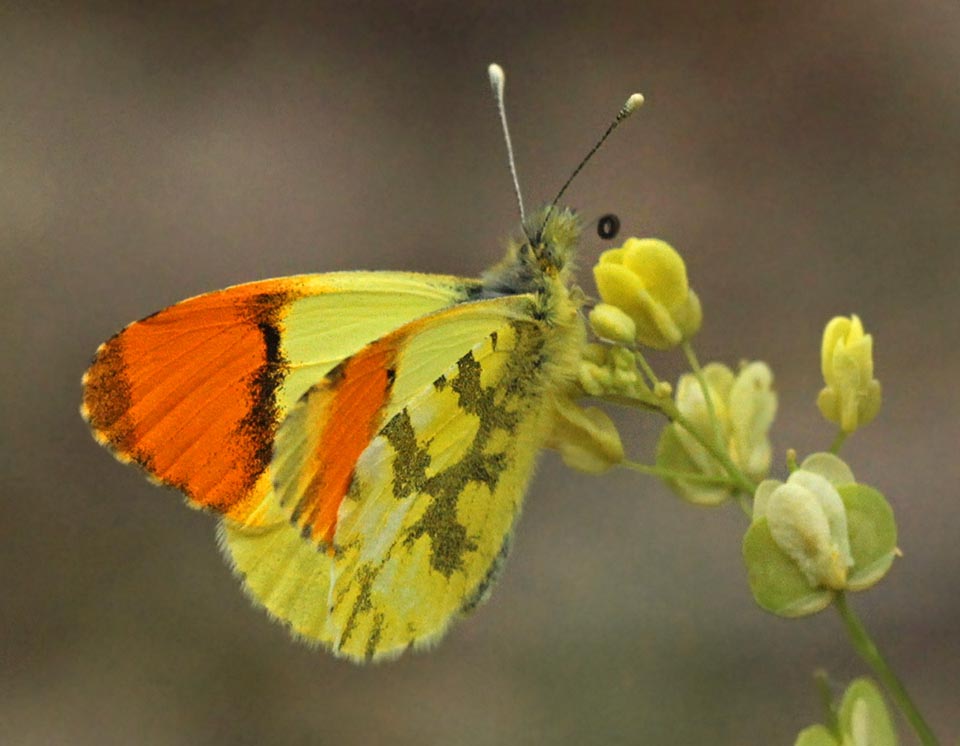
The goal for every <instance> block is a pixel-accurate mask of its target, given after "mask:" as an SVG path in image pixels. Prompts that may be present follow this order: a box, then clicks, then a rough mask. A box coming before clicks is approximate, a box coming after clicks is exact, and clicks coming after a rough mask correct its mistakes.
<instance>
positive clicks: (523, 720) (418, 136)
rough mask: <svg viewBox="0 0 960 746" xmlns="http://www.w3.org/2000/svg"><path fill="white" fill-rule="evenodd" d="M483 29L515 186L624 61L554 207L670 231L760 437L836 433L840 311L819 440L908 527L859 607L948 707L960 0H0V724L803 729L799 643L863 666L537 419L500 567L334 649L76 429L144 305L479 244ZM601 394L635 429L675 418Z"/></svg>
mask: <svg viewBox="0 0 960 746" xmlns="http://www.w3.org/2000/svg"><path fill="white" fill-rule="evenodd" d="M493 60H496V61H498V62H500V63H501V64H502V65H503V66H504V67H505V69H506V71H507V75H508V82H507V99H508V101H507V103H508V110H509V113H510V119H511V122H512V126H513V136H514V143H515V146H516V149H517V158H518V164H519V170H520V176H521V179H522V182H523V185H524V187H525V189H526V198H527V201H528V203H536V202H538V201H540V200H544V199H548V198H549V197H551V196H552V195H553V193H554V192H555V190H556V189H557V188H558V187H559V185H560V183H561V182H562V181H563V179H564V178H565V177H566V176H567V175H568V174H569V172H570V171H571V169H572V168H573V167H574V165H575V164H576V162H577V161H578V159H579V158H580V157H581V156H582V155H583V154H584V153H585V152H586V150H587V149H588V148H589V146H590V145H591V144H592V141H593V140H594V138H595V137H596V136H597V135H599V134H600V132H601V131H602V130H603V128H604V127H605V126H606V124H607V123H608V121H609V119H610V117H611V116H612V115H613V113H614V112H615V111H616V110H617V108H618V107H619V105H620V104H621V102H622V101H623V99H624V98H625V97H626V95H627V94H629V93H630V92H632V91H634V90H641V91H643V92H644V93H645V94H646V96H647V105H646V106H645V107H644V109H643V110H642V111H641V112H640V113H639V114H638V115H637V116H636V117H635V118H634V119H633V120H631V121H630V122H629V123H628V124H627V125H626V126H624V128H623V129H622V130H621V131H620V132H619V133H618V134H617V136H616V137H615V138H614V139H613V140H612V141H611V142H610V143H609V145H608V146H607V147H606V148H604V150H603V151H602V152H601V153H600V155H599V156H598V157H597V158H596V160H595V161H594V162H593V163H591V164H590V166H589V167H588V168H587V169H586V171H585V172H584V173H583V175H582V176H581V177H580V178H579V179H578V181H577V182H576V184H575V186H574V187H573V188H572V189H571V191H570V192H569V201H570V202H571V203H572V204H573V205H574V206H576V207H577V208H579V209H580V210H581V211H582V212H583V214H584V215H585V216H587V217H590V218H594V217H597V216H599V215H600V214H602V213H603V212H606V211H611V210H612V211H615V212H618V213H619V214H620V216H621V218H622V219H623V222H624V229H625V232H626V234H627V235H630V234H638V235H657V236H661V237H664V238H666V239H668V240H670V241H672V242H673V243H674V244H675V245H676V246H677V247H679V248H680V249H681V250H682V251H683V252H684V253H685V256H686V257H687V260H688V264H689V269H690V273H691V277H692V281H693V284H694V286H695V287H696V289H697V291H698V293H699V294H700V297H701V298H702V300H703V303H704V307H705V309H706V314H707V316H706V323H705V325H704V329H703V331H702V333H701V335H700V337H699V339H698V341H697V344H698V349H699V352H700V354H701V358H702V359H704V360H709V359H723V360H725V361H727V362H729V363H735V362H736V361H737V360H738V359H740V358H744V357H754V358H756V357H761V358H763V359H765V360H766V361H768V362H769V363H770V364H771V366H772V367H773V369H774V371H775V373H776V375H777V383H778V388H779V390H780V397H781V399H780V402H781V410H780V419H779V423H778V425H777V426H776V429H775V432H774V440H775V446H776V448H777V452H778V454H782V453H783V451H784V449H786V448H787V447H795V448H797V449H798V450H799V451H800V452H801V453H804V452H809V451H812V450H817V449H820V448H824V447H825V446H826V445H827V444H828V443H829V441H830V439H831V438H832V434H833V433H832V430H831V428H830V427H828V426H827V425H826V424H825V423H823V422H822V421H821V420H820V419H819V417H818V414H817V412H816V409H815V407H814V406H813V400H814V398H815V395H816V392H817V390H818V388H819V386H820V385H821V384H820V379H819V343H820V332H821V329H822V326H823V324H824V323H825V322H826V320H827V319H828V318H830V317H831V316H832V315H834V314H838V313H850V312H851V311H853V312H857V313H859V314H860V315H861V316H862V318H863V319H864V320H865V323H866V324H867V326H868V328H869V330H870V331H872V332H873V333H874V335H875V338H876V339H875V346H876V357H877V372H878V375H879V377H880V378H881V380H882V382H883V385H884V391H885V397H886V400H885V406H884V410H883V413H882V415H881V417H880V418H879V419H878V421H877V422H876V423H875V424H874V425H873V426H871V427H870V428H868V429H867V430H866V431H865V432H862V433H860V434H858V435H857V436H856V437H854V438H853V439H852V440H851V441H850V442H849V444H848V446H847V447H846V448H845V451H844V454H845V455H846V456H847V457H848V458H849V459H850V460H851V462H852V463H853V465H854V469H855V471H856V473H857V474H858V476H859V477H861V478H862V479H863V480H864V481H867V482H869V483H872V484H875V485H877V486H878V487H879V488H880V489H882V490H883V491H884V492H885V493H886V494H887V495H888V497H889V498H890V500H891V502H892V503H893V505H894V508H895V510H896V512H897V516H898V520H899V526H900V531H901V546H902V548H903V550H904V553H905V556H904V558H903V559H902V560H901V561H899V562H897V564H896V565H895V567H894V569H893V571H892V572H891V574H890V576H889V577H888V578H887V579H886V580H885V581H884V582H883V583H882V584H881V585H880V586H878V587H876V588H875V589H873V590H872V591H869V592H867V593H865V594H862V595H860V596H857V597H856V598H855V599H854V604H855V606H856V608H857V609H858V610H860V612H861V613H862V614H863V616H864V617H865V618H866V619H867V621H868V624H869V626H870V627H871V629H872V631H873V632H874V633H875V635H876V637H877V639H878V640H879V641H880V643H881V645H882V646H883V648H884V649H885V650H886V652H887V653H888V654H889V657H890V659H891V660H892V662H893V663H894V665H895V667H896V668H897V670H898V671H899V672H900V673H901V674H902V676H903V678H904V679H905V680H906V681H907V682H908V686H909V688H910V690H911V691H912V692H913V694H914V695H915V697H916V699H917V700H918V702H919V703H920V705H921V706H922V708H923V709H924V710H925V712H926V713H927V714H928V716H929V718H930V720H931V721H932V722H933V724H934V726H935V729H936V730H937V731H938V732H939V734H940V735H941V737H942V738H943V739H944V743H953V742H954V739H956V738H957V736H958V734H960V636H958V633H957V630H958V625H960V593H958V588H957V585H958V583H957V579H958V570H960V547H958V543H960V542H958V540H960V495H958V489H957V484H958V482H960V467H958V465H957V464H958V461H957V458H958V455H957V451H958V444H960V437H958V436H960V425H958V419H960V395H958V393H957V391H958V389H957V382H958V377H960V352H958V332H960V323H958V313H960V303H958V300H957V286H958V281H960V262H958V252H957V239H958V236H960V216H958V209H957V208H958V197H960V133H958V122H960V77H958V76H960V72H958V71H960V5H958V4H957V3H956V2H953V1H952V0H950V1H949V2H947V1H944V2H935V1H934V0H910V1H909V2H908V1H907V0H901V1H900V2H880V3H878V2H866V1H865V0H856V1H850V2H840V3H836V2H807V3H768V2H759V1H756V2H750V1H747V0H744V1H743V2H729V3H702V2H676V1H675V0H673V1H668V0H652V1H651V2H645V3H642V4H641V3H629V2H617V3H599V2H594V3H590V4H586V3H576V4H574V3H556V2H549V3H548V2H543V3H499V2H485V3H474V4H456V3H444V2H428V1H421V2H407V3H396V2H359V3H352V4H349V9H348V3H315V4H308V3H302V4H300V3H298V4H288V5H283V7H280V6H277V5H274V4H263V5H262V6H261V5H257V4H253V3H226V2H217V3H213V2H198V3H181V4H178V3H150V4H141V3H130V4H125V3H119V2H114V3H93V4H90V5H80V4H77V5H67V4H56V3H29V4H26V3H25V4H23V7H20V8H18V7H16V6H15V5H13V4H10V3H4V4H0V252H2V257H3V266H2V278H0V281H2V294H0V299H2V301H0V302H2V304H3V317H2V318H3V329H4V339H3V345H4V349H5V350H6V362H5V364H4V365H3V379H2V380H3V386H2V396H3V412H2V421H3V444H2V445H3V447H2V449H0V459H2V460H3V472H2V474H3V482H4V490H3V492H4V494H3V498H2V500H3V516H2V521H0V524H2V528H0V567H2V577H3V580H4V589H3V593H2V594H0V614H2V622H0V623H2V640H0V657H2V664H0V693H2V696H0V742H2V743H4V744H8V743H9V744H59V743H71V744H104V743H106V744H112V743H138V744H207V743H251V744H253V743H292V744H299V743H323V744H334V743H335V744H339V745H342V746H348V745H350V744H367V743H394V744H433V743H455V744H565V743H578V744H594V743H597V744H701V743H711V744H791V743H793V739H794V737H795V734H796V732H797V731H798V730H799V729H800V728H801V727H803V726H804V725H806V724H809V723H811V722H813V721H815V720H819V719H820V717H821V713H820V710H819V705H818V701H817V697H816V693H815V690H814V687H813V684H812V679H811V672H812V671H813V669H814V668H815V667H818V666H822V667H825V668H827V669H828V670H829V672H830V674H831V675H832V676H833V677H834V679H835V680H836V681H837V682H844V681H846V680H848V679H849V678H851V677H853V676H855V675H858V674H860V673H862V672H863V671H864V670H865V669H864V667H863V665H861V663H860V662H859V660H858V659H857V658H856V657H855V655H854V654H853V652H852V651H851V649H850V647H849V645H848V644H847V642H846V640H845V638H844V635H843V632H842V628H841V626H840V623H839V619H838V618H837V617H836V615H835V614H834V613H833V612H832V611H828V612H825V613H823V614H820V615H818V616H816V617H813V618H808V619H805V620H802V621H793V622H790V621H783V620H780V619H776V618H774V617H772V616H768V615H766V614H764V613H763V612H761V611H760V610H759V609H757V608H756V607H755V606H754V605H753V603H752V601H751V598H750V595H749V592H748V589H747V586H746V582H745V577H744V569H743V567H742V564H741V560H740V538H741V536H742V533H743V531H744V529H745V522H744V520H743V517H742V515H741V514H740V513H739V511H738V510H736V508H733V507H727V508H726V509H719V510H705V509H695V508H692V507H689V506H687V505H685V504H682V503H680V502H679V501H678V500H677V499H675V498H674V497H673V496H672V495H671V494H670V493H668V492H667V491H666V490H665V489H664V488H663V487H662V486H660V485H659V484H657V483H654V482H652V481H650V480H649V479H646V478H643V477H640V476H637V475H633V474H629V473H616V474H612V475H608V476H605V477H603V478H595V477H588V476H584V475H580V474H574V473H570V472H568V471H566V470H565V469H564V468H563V466H562V465H561V464H560V462H559V460H558V459H557V458H556V457H555V456H554V455H552V454H548V455H547V456H546V457H545V458H544V459H543V462H542V466H541V469H540V474H539V475H538V477H537V479H536V480H535V483H534V485H533V487H532V489H531V491H530V494H529V496H528V501H527V508H526V513H525V515H524V518H523V521H522V522H521V525H520V528H519V531H518V536H517V538H516V543H515V549H514V554H513V556H512V558H511V560H510V562H509V563H508V567H507V571H506V572H505V573H504V576H503V579H502V581H501V582H500V584H499V587H498V588H497V589H496V592H495V593H494V596H493V599H492V601H491V602H490V603H489V604H488V605H486V606H485V607H483V608H482V609H481V610H479V611H478V612H477V613H476V614H475V615H474V616H473V617H472V618H470V619H469V620H467V621H465V622H463V623H460V624H459V625H457V626H456V627H455V628H454V629H453V631H452V633H451V634H450V635H449V636H448V638H447V639H446V640H445V641H444V642H443V644H442V645H440V646H439V647H438V648H437V649H436V650H435V651H433V652H430V653H427V654H419V655H408V656H406V657H404V658H403V659H402V660H400V661H399V662H396V663H391V664H386V665H379V666H373V667H366V668H359V667H355V666H353V665H351V664H348V663H345V662H341V661H338V660H335V659H333V658H332V657H330V656H329V655H327V654H325V653H323V652H320V651H311V650H309V649H307V648H305V647H303V646H301V645H298V644H296V643H294V642H292V641H291V640H290V639H289V638H288V636H287V634H286V633H285V632H284V631H283V629H281V628H280V627H279V626H277V625H274V624H272V623H270V622H269V621H268V620H267V618H266V617H265V615H264V614H262V613H261V612H259V611H257V610H255V609H253V608H252V607H251V606H250V604H249V603H248V602H247V600H246V599H245V598H244V596H243V594H242V593H241V592H240V590H239V589H238V587H237V583H236V582H235V581H234V579H233V578H232V577H231V574H230V572H229V570H228V569H227V568H226V567H225V566H224V564H223V563H222V561H221V559H220V557H219V553H218V550H217V548H216V546H215V544H214V541H213V536H212V534H213V521H212V520H211V519H210V518H208V517H206V516H203V515H199V514H196V513H194V512H191V511H189V510H186V509H184V508H183V507H182V505H181V504H180V500H179V499H178V496H177V495H176V494H175V493H173V492H170V491H164V490H158V489H157V488H155V487H152V486H150V485H149V484H147V483H146V481H145V480H144V479H143V478H142V476H141V475H140V474H139V473H137V472H136V470H134V469H130V468H123V467H121V466H120V465H119V464H117V463H115V462H114V461H113V459H112V458H111V457H110V456H109V455H108V454H107V453H106V452H105V451H104V450H102V449H101V448H99V447H98V446H97V445H96V444H95V443H94V442H93V440H92V439H91V438H90V437H89V435H88V434H87V432H86V428H85V426H84V424H83V423H82V422H81V420H80V418H79V416H78V415H77V406H78V400H79V393H80V389H79V379H80V375H81V373H82V372H83V369H84V367H85V366H86V363H87V361H88V360H89V357H90V355H91V353H92V352H93V350H94V349H95V347H96V345H97V344H98V343H99V342H100V341H102V340H103V339H105V338H106V337H107V336H109V335H110V334H111V333H113V332H114V331H116V330H117V329H118V328H120V327H121V326H123V325H124V324H125V323H126V322H128V321H130V320H132V319H134V318H139V317H141V316H143V315H145V314H146V313H148V312H150V311H153V310H156V309H158V308H161V307H163V306H165V305H168V304H170V303H172V302H174V301H177V300H179V299H181V298H184V297H187V296H190V295H193V294H196V293H199V292H202V291H205V290H211V289H216V288H220V287H223V286H226V285H230V284H233V283H237V282H242V281H246V280H252V279H257V278H265V277H270V276H277V275H284V274H291V273H296V272H308V271H326V270H339V269H347V268H367V269H375V268H381V269H387V268H391V269H393V268H396V269H401V268H403V269H414V270H425V271H436V272H450V273H458V274H464V275H475V274H477V273H478V272H480V271H481V270H482V269H483V267H484V266H485V265H487V264H490V263H491V262H493V261H494V260H496V259H497V258H498V257H499V254H500V252H501V239H502V238H503V236H505V235H506V234H507V232H508V231H510V230H511V229H512V227H513V226H514V224H515V220H516V217H515V208H514V204H513V196H512V193H511V189H510V184H509V180H508V176H507V170H506V166H505V159H504V155H503V147H502V143H501V137H500V132H499V125H498V123H497V120H496V116H495V111H494V107H493V104H492V103H491V99H490V95H489V91H488V87H487V81H486V72H485V68H486V65H487V63H488V62H490V61H493ZM600 249H601V246H600V242H599V241H598V240H596V239H595V238H593V237H592V234H591V237H590V239H589V240H587V241H586V242H585V245H584V247H583V252H582V263H583V265H584V266H585V268H588V267H589V266H590V264H591V263H592V261H593V258H594V257H595V256H596V254H597V252H598V251H599V250H600ZM583 282H584V284H585V286H586V287H587V288H588V289H592V285H591V284H590V280H589V272H587V271H584V272H583ZM655 362H656V364H657V365H658V366H659V367H660V369H661V370H663V371H667V372H671V373H670V374H671V375H673V374H674V373H675V371H676V370H677V365H676V364H675V363H674V362H673V359H672V358H671V357H670V356H659V357H657V358H655ZM623 422H624V432H625V435H627V436H629V437H628V439H629V441H630V448H631V451H632V452H633V454H634V455H635V456H636V457H637V458H640V459H644V460H649V459H650V457H651V456H650V454H651V451H652V447H653V443H654V442H655V438H656V432H657V428H658V427H659V423H658V422H656V421H654V420H652V419H646V418H643V417H637V416H634V417H632V418H626V419H624V420H623ZM780 461H781V459H780V458H779V456H778V464H779V462H780ZM778 468H779V466H778ZM903 732H904V733H906V730H905V728H904V729H903ZM904 740H905V743H910V742H912V741H911V738H910V737H909V736H908V735H907V736H906V737H905V739H904Z"/></svg>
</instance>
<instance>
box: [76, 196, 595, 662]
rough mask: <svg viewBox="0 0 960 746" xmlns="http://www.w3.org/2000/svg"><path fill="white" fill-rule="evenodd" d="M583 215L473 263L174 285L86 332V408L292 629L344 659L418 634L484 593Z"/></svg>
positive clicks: (560, 392) (512, 506) (561, 355)
mask: <svg viewBox="0 0 960 746" xmlns="http://www.w3.org/2000/svg"><path fill="white" fill-rule="evenodd" d="M579 230H580V227H579V222H578V219H577V217H576V215H575V214H574V213H572V212H571V211H569V210H548V211H545V212H541V213H540V214H538V215H537V216H536V218H535V219H534V220H532V221H530V222H529V223H528V225H527V226H526V228H525V235H524V238H523V239H521V240H519V241H517V242H515V243H514V244H512V245H511V247H510V249H509V251H508V254H507V257H506V258H505V259H504V261H503V262H501V263H500V264H498V265H496V266H495V267H493V268H492V269H491V270H489V271H488V272H487V273H485V274H484V276H483V277H482V278H481V279H479V280H471V279H464V278H458V277H450V276H442V275H420V274H415V273H392V272H347V273H332V274H320V275H301V276H297V277H288V278H280V279H277V280H266V281H262V282H257V283H250V284H248V285H240V286H236V287H233V288H229V289H227V290H223V291H218V292H215V293H209V294H206V295H201V296H197V297H196V298H191V299H188V300H186V301H183V302H181V303H178V304H176V305H174V306H171V307H169V308H167V309H165V310H163V311H160V312H159V313H157V314H154V315H153V316H149V317H147V318H145V319H143V320H141V321H139V322H136V323H134V324H131V325H130V326H128V327H127V328H126V329H124V330H123V331H122V332H120V333H119V334H117V335H115V336H114V337H113V338H111V339H110V340H108V341H107V342H106V343H104V344H103V345H101V346H100V348H99V349H98V351H97V354H96V357H95V359H94V362H93V364H92V365H91V367H90V369H89V370H88V371H87V373H86V375H85V376H84V398H83V404H82V406H81V411H82V413H83V415H84V417H85V418H86V419H87V421H88V422H89V424H90V426H91V428H92V430H93V433H94V436H95V437H96V438H97V440H98V441H99V442H100V443H101V444H103V445H105V446H107V447H108V448H109V449H110V450H111V451H112V452H113V453H114V454H115V455H116V456H117V457H118V458H119V459H120V460H122V461H125V462H129V461H133V462H135V463H137V464H139V465H140V466H142V467H143V468H144V469H145V470H146V471H147V473H148V475H149V476H151V478H153V479H154V480H155V481H159V482H160V483H163V484H166V485H170V486H173V487H176V488H177V489H180V490H181V491H182V492H183V493H184V494H185V495H186V497H187V501H188V503H189V504H191V505H192V506H194V507H198V508H204V509H206V510H208V511H210V512H213V513H215V514H218V515H219V516H220V517H221V522H220V528H219V533H218V538H219V541H220V544H221V547H222V549H223V551H224V554H225V555H226V557H227V558H228V560H229V562H230V563H231V565H232V566H233V567H234V569H235V570H236V572H237V573H238V574H239V575H240V576H241V578H242V579H243V583H244V587H245V589H246V590H247V592H248V593H249V594H250V595H251V597H252V598H253V599H254V600H255V601H256V602H257V603H258V604H260V605H262V606H264V607H265V608H266V609H267V610H268V611H269V612H270V614H271V615H272V616H274V617H275V618H277V619H279V620H281V621H283V622H284V623H286V624H287V625H288V626H289V627H290V629H291V630H292V632H294V633H295V634H296V635H298V636H300V637H302V638H305V639H307V640H309V641H312V642H316V643H320V644H322V645H324V646H326V647H328V648H330V649H332V650H333V651H334V652H335V653H337V654H339V655H343V656H346V657H349V658H353V659H357V660H363V659H379V658H384V657H390V656H394V655H397V654H399V653H401V652H402V651H403V650H405V649H407V648H408V647H411V646H422V645H425V644H429V643H430V642H432V641H434V640H436V639H437V638H438V637H439V636H440V635H442V634H443V632H444V631H445V630H446V628H447V627H448V625H449V623H450V621H451V620H453V619H454V618H456V617H457V616H459V615H460V614H461V613H463V612H465V611H469V610H470V609H472V608H473V607H475V606H476V605H477V604H478V603H479V602H481V601H482V600H483V599H484V598H485V597H486V595H487V594H488V592H489V589H490V586H491V584H492V583H493V581H494V580H495V578H496V575H497V573H498V570H499V568H500V566H501V564H502V562H503V559H504V557H505V556H506V554H507V551H508V548H509V542H510V535H511V532H512V529H513V525H514V522H515V520H516V518H517V516H518V514H519V512H520V507H521V502H522V498H523V495H524V492H525V490H526V487H527V484H528V482H529V479H530V477H531V475H532V473H533V469H534V464H535V460H536V454H537V452H538V451H539V450H540V449H541V448H542V447H544V446H545V445H547V444H548V440H549V437H550V433H551V429H552V427H553V420H554V417H555V412H556V410H557V405H558V402H560V401H563V400H566V399H567V397H569V395H570V393H571V390H572V387H574V386H575V377H576V372H577V365H578V361H579V356H580V350H581V348H582V345H583V343H584V340H585V334H586V333H585V327H584V323H583V320H582V317H581V314H580V305H581V302H582V295H581V293H580V291H579V290H578V289H577V288H576V286H575V285H574V283H573V279H572V258H573V253H574V250H575V247H576V244H577V241H578V238H579ZM527 236H532V237H533V238H527Z"/></svg>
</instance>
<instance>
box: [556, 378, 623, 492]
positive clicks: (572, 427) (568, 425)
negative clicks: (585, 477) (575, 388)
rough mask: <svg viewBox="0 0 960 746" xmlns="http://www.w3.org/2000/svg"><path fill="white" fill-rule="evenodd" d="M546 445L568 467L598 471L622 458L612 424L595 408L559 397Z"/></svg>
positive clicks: (620, 448)
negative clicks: (553, 450) (555, 451)
mask: <svg viewBox="0 0 960 746" xmlns="http://www.w3.org/2000/svg"><path fill="white" fill-rule="evenodd" d="M547 446H548V447H550V448H556V449H557V450H558V451H560V455H561V457H562V458H563V461H564V463H565V464H566V465H567V466H569V467H570V468H571V469H577V470H578V471H583V472H586V473H587V474H601V473H603V472H605V471H606V470H607V469H609V468H610V467H612V466H615V465H616V464H619V463H620V462H621V461H623V444H622V443H621V441H620V433H619V432H617V427H616V425H614V424H613V420H611V419H610V417H608V416H607V414H606V413H605V412H604V411H603V410H601V409H598V408H597V407H587V408H584V407H581V406H579V405H578V404H576V403H574V402H573V401H572V400H570V399H568V398H566V397H562V398H560V399H558V400H557V402H556V403H555V408H554V421H553V430H552V431H551V434H550V437H549V438H548V439H547Z"/></svg>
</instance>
